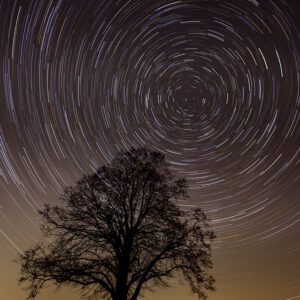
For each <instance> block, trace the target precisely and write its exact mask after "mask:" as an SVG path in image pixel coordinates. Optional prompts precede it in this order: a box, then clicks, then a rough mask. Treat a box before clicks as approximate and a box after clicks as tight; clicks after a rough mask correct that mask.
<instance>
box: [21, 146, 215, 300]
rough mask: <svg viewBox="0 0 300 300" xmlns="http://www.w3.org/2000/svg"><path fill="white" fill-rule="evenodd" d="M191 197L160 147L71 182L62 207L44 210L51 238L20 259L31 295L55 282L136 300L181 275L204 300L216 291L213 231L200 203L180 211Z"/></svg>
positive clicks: (121, 157) (134, 152)
mask: <svg viewBox="0 0 300 300" xmlns="http://www.w3.org/2000/svg"><path fill="white" fill-rule="evenodd" d="M187 197H188V194H187V184H186V181H185V179H176V178H175V176H174V175H173V174H172V173H171V171H170V169H169V165H168V163H167V162H166V161H165V158H164V155H163V154H162V153H160V152H156V151H151V150H149V149H146V148H138V149H135V148H131V149H130V150H128V151H121V152H119V154H118V155H117V156H116V157H115V159H114V160H113V161H112V162H111V163H110V164H108V165H106V166H102V167H100V168H99V169H98V170H97V172H95V173H94V174H91V175H85V176H83V177H82V179H81V180H79V181H78V182H77V184H76V185H75V186H71V187H67V188H66V189H65V191H64V193H63V194H62V196H61V201H62V203H61V205H59V206H54V207H51V206H49V205H46V206H45V208H44V209H43V210H41V211H40V214H41V216H42V220H43V223H42V224H43V225H42V232H43V234H44V236H45V238H47V240H48V242H47V241H46V239H45V241H44V242H41V243H39V244H38V245H36V246H34V247H32V248H30V249H28V250H26V251H25V252H24V254H21V255H20V257H19V259H18V261H19V262H20V263H21V277H20V279H19V282H21V283H22V282H27V284H28V285H27V289H28V290H29V296H28V299H29V298H34V297H35V296H36V295H37V294H38V293H39V291H40V290H41V289H42V288H43V287H45V286H47V285H48V284H51V283H52V284H55V285H57V286H58V287H60V286H64V285H70V286H73V287H79V288H80V290H81V292H82V294H83V295H86V296H90V297H92V298H93V297H95V298H103V299H112V300H136V299H137V298H138V296H139V295H141V292H143V291H144V290H147V289H152V288H153V287H156V286H158V285H159V286H163V287H167V286H169V283H168V279H170V278H171V277H174V276H175V275H176V278H177V277H178V278H180V281H182V282H184V281H185V282H187V283H188V284H189V286H190V287H191V291H192V292H193V293H195V294H197V295H198V297H199V299H206V291H208V290H214V286H213V284H214V278H213V277H212V276H211V275H210V273H209V271H210V269H211V268H212V260H211V242H212V240H213V239H214V233H213V231H212V230H210V228H209V226H208V224H207V218H206V216H205V214H204V213H203V212H202V210H201V209H194V210H182V209H180V207H179V206H178V204H177V203H178V200H184V199H186V198H187Z"/></svg>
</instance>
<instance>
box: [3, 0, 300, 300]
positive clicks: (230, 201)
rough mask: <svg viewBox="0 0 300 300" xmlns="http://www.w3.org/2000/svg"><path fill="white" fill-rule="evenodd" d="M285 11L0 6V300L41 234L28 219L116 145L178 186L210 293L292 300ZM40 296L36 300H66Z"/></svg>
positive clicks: (295, 140) (215, 297) (288, 13)
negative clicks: (210, 253)
mask: <svg viewBox="0 0 300 300" xmlns="http://www.w3.org/2000/svg"><path fill="white" fill-rule="evenodd" d="M299 13H300V4H299V1H297V0H274V1H271V0H264V1H263V0H257V1H255V0H248V1H247V0H236V1H233V0H226V1H221V0H220V1H217V0H209V1H206V0H181V1H170V0H155V1H154V0H153V1H148V0H143V1H142V0H132V1H128V0H127V1H116V0H114V1H109V0H105V1H104V0H87V1H83V0H72V1H68V0H60V1H55V0H52V1H50V0H31V1H29V0H27V1H25V0H22V1H21V0H20V1H17V0H9V1H8V0H0V80H1V85H0V195H1V197H0V266H1V268H0V298H1V299H3V300H19V299H21V298H22V299H23V298H25V294H24V292H23V291H22V290H21V287H17V283H16V278H17V272H18V266H16V265H15V264H13V263H12V262H11V261H12V259H13V258H15V257H16V254H17V252H18V251H24V250H25V249H26V248H28V247H29V246H32V245H33V244H34V243H36V242H37V240H38V238H39V236H40V234H39V220H38V214H37V213H36V210H37V209H38V208H41V207H42V206H43V205H44V204H45V203H50V204H55V203H57V197H58V195H59V194H60V193H61V191H62V189H63V188H64V186H66V185H70V184H73V183H74V182H75V181H76V180H77V179H79V178H80V177H81V176H82V175H83V174H84V173H91V172H93V170H95V169H96V168H97V167H98V166H100V165H102V164H106V163H107V162H109V161H110V160H111V159H112V157H113V156H114V155H115V154H116V152H117V151H118V150H119V149H122V148H123V149H126V148H128V147H130V146H136V147H138V146H147V147H149V148H152V149H154V150H159V151H162V152H163V153H165V155H166V158H167V160H168V161H169V162H170V164H171V167H172V169H173V170H174V172H175V173H176V174H177V175H178V176H181V177H182V176H183V177H186V178H187V179H188V182H189V184H190V194H191V198H190V199H189V201H188V202H187V203H182V205H183V207H186V206H187V207H189V206H191V207H192V206H200V207H202V208H203V209H204V210H205V211H206V213H207V214H208V215H209V216H210V218H211V224H212V226H213V228H214V229H215V231H216V232H217V234H218V240H217V242H216V243H215V246H214V262H215V268H214V270H215V276H216V278H217V284H216V285H217V288H218V291H217V292H216V293H214V294H212V295H211V297H210V298H209V299H211V300H227V299H230V300H241V299H243V300H248V299H249V300H250V299H251V300H252V299H257V300H287V299H297V298H300V202H299V200H300V199H299V198H300V51H299V50H300V39H299V38H300V33H299V32H300V18H299ZM4 269H6V270H8V271H4ZM47 293H48V294H47ZM51 293H52V292H49V291H48V292H45V294H43V293H42V294H41V296H40V298H38V299H40V300H47V299H53V297H56V299H58V298H59V297H61V298H64V299H66V297H70V299H76V297H77V296H74V295H73V296H72V294H70V296H66V295H65V294H63V293H64V292H61V293H60V294H58V295H57V296H54V295H53V294H51ZM67 295H69V294H67ZM75 295H76V294H75ZM184 295H186V296H184ZM166 296H169V297H170V299H171V298H172V299H175V300H176V299H177V298H176V297H179V298H178V299H183V297H186V298H184V299H196V298H193V296H191V295H190V294H189V293H188V291H187V290H184V291H183V290H181V289H180V288H178V287H177V285H176V284H174V288H173V289H169V290H167V291H165V292H161V293H156V294H153V295H151V294H149V296H147V297H146V299H157V300H160V299H165V298H166ZM155 297H156V298H155Z"/></svg>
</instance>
